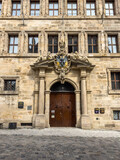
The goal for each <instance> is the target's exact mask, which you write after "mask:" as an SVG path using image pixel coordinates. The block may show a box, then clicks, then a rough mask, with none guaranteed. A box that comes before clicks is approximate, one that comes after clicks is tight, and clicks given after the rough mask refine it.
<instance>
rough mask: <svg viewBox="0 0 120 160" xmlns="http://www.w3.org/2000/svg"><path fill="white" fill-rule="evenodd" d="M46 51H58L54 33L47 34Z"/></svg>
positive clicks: (56, 37)
mask: <svg viewBox="0 0 120 160" xmlns="http://www.w3.org/2000/svg"><path fill="white" fill-rule="evenodd" d="M48 51H49V52H50V53H57V52H58V36H56V35H49V36H48Z"/></svg>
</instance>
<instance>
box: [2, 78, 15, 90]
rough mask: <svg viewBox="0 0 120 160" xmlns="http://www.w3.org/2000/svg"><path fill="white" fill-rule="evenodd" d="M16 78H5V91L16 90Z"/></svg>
mask: <svg viewBox="0 0 120 160" xmlns="http://www.w3.org/2000/svg"><path fill="white" fill-rule="evenodd" d="M15 90H16V80H4V91H15Z"/></svg>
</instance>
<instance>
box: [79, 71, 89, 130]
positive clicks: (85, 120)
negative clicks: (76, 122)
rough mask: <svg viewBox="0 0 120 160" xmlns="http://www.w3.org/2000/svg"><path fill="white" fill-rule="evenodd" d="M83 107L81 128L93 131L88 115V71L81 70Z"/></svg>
mask: <svg viewBox="0 0 120 160" xmlns="http://www.w3.org/2000/svg"><path fill="white" fill-rule="evenodd" d="M81 105H82V116H81V128H83V129H91V122H90V117H89V115H88V107H87V88H86V69H82V70H81Z"/></svg>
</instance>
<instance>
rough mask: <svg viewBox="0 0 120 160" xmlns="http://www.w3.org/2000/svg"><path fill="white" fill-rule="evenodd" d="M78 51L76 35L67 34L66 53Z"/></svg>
mask: <svg viewBox="0 0 120 160" xmlns="http://www.w3.org/2000/svg"><path fill="white" fill-rule="evenodd" d="M75 52H78V36H77V35H69V36H68V53H75Z"/></svg>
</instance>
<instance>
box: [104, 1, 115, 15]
mask: <svg viewBox="0 0 120 160" xmlns="http://www.w3.org/2000/svg"><path fill="white" fill-rule="evenodd" d="M105 12H106V16H113V15H114V14H115V9H114V0H106V1H105Z"/></svg>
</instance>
